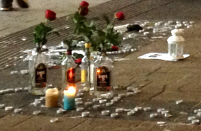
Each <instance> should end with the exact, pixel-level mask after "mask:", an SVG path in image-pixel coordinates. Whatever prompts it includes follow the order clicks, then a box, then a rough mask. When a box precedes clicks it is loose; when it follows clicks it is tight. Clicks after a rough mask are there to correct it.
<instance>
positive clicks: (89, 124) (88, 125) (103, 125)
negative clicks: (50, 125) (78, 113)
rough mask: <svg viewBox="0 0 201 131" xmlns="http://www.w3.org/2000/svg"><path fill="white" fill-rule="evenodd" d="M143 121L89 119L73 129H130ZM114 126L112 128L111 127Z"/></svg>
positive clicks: (76, 130) (113, 130)
mask: <svg viewBox="0 0 201 131" xmlns="http://www.w3.org/2000/svg"><path fill="white" fill-rule="evenodd" d="M140 123H141V121H129V120H108V119H89V120H87V121H85V122H84V123H82V124H80V125H78V126H77V127H75V128H74V129H72V131H78V130H82V131H87V130H90V131H93V130H96V131H107V130H112V131H121V130H122V131H128V130H132V129H133V128H135V127H136V126H138V125H139V124H140ZM111 127H112V128H111Z"/></svg>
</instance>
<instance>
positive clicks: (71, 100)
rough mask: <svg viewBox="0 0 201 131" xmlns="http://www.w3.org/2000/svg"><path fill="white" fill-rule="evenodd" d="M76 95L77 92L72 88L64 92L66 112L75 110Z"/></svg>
mask: <svg viewBox="0 0 201 131" xmlns="http://www.w3.org/2000/svg"><path fill="white" fill-rule="evenodd" d="M75 95H76V90H75V88H74V87H72V86H71V87H69V88H68V90H64V110H72V109H74V108H75Z"/></svg>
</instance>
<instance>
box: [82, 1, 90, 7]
mask: <svg viewBox="0 0 201 131" xmlns="http://www.w3.org/2000/svg"><path fill="white" fill-rule="evenodd" d="M88 6H89V3H88V2H86V1H82V2H81V3H80V7H81V8H84V7H88Z"/></svg>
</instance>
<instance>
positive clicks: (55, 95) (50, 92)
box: [45, 88, 59, 107]
mask: <svg viewBox="0 0 201 131" xmlns="http://www.w3.org/2000/svg"><path fill="white" fill-rule="evenodd" d="M58 99H59V91H58V89H57V88H53V89H47V90H46V93H45V106H46V107H57V106H58Z"/></svg>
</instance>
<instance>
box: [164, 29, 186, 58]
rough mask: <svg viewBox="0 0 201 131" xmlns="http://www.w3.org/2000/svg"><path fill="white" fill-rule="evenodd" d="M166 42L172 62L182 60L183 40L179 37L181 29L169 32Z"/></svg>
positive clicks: (181, 32)
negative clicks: (170, 34)
mask: <svg viewBox="0 0 201 131" xmlns="http://www.w3.org/2000/svg"><path fill="white" fill-rule="evenodd" d="M171 33H172V36H170V37H169V38H168V39H167V41H168V54H169V56H170V57H171V59H173V60H178V59H183V44H184V41H185V39H184V38H183V37H182V36H181V35H182V34H183V29H174V30H172V31H171Z"/></svg>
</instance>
